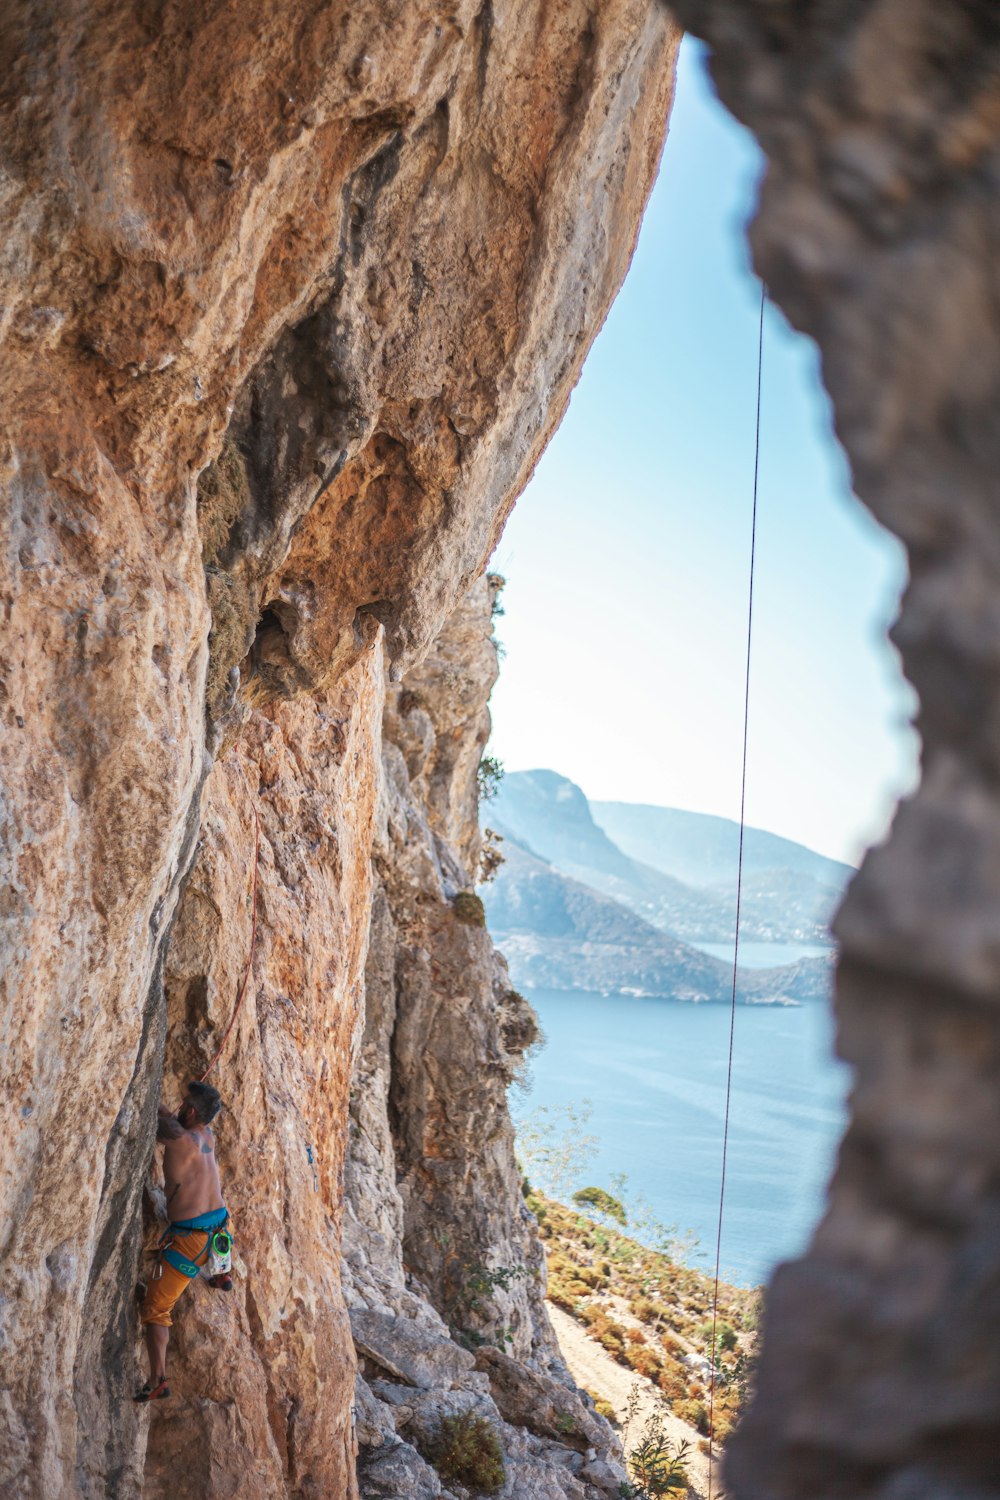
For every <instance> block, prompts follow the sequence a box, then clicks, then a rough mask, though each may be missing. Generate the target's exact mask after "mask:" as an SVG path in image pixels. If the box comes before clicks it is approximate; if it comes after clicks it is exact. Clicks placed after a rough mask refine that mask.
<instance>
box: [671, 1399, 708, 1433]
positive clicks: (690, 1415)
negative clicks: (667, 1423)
mask: <svg viewBox="0 0 1000 1500" xmlns="http://www.w3.org/2000/svg"><path fill="white" fill-rule="evenodd" d="M673 1406H674V1416H675V1417H680V1419H681V1421H682V1422H687V1424H688V1426H689V1427H694V1428H695V1429H696V1430H697V1431H698V1432H701V1433H704V1434H705V1435H706V1436H707V1434H708V1408H707V1407H706V1406H705V1403H704V1402H703V1401H675V1402H674V1404H673Z"/></svg>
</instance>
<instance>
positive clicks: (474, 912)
mask: <svg viewBox="0 0 1000 1500" xmlns="http://www.w3.org/2000/svg"><path fill="white" fill-rule="evenodd" d="M455 916H456V917H457V918H458V920H459V921H460V922H464V923H465V925H466V927H485V926H486V908H485V906H484V905H483V903H482V902H481V901H480V899H479V897H478V896H477V895H476V894H475V892H473V891H459V893H458V895H457V896H456V897H455Z"/></svg>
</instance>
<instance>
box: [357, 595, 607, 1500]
mask: <svg viewBox="0 0 1000 1500" xmlns="http://www.w3.org/2000/svg"><path fill="white" fill-rule="evenodd" d="M493 598H494V588H493V586H492V584H491V583H490V582H489V581H488V580H486V579H481V580H479V581H478V582H477V583H476V584H475V585H474V586H473V588H472V589H471V590H470V592H469V594H468V595H467V597H466V598H465V599H464V600H463V601H462V603H461V604H460V605H459V606H458V608H457V609H456V610H455V611H454V612H453V614H452V616H451V617H450V619H449V620H448V622H447V624H446V626H445V628H444V630H443V631H442V633H441V635H440V636H439V638H438V640H437V641H436V642H435V644H434V646H433V647H432V649H431V651H430V652H429V653H428V655H427V656H426V657H425V659H424V660H423V662H422V663H421V665H420V667H419V668H418V669H417V670H415V671H414V672H413V673H411V674H408V675H407V677H406V678H405V679H404V680H403V681H402V682H401V683H399V684H390V685H389V686H388V688H387V695H386V707H385V715H384V721H383V728H384V736H385V738H384V744H383V780H382V801H381V808H380V813H379V818H378V832H377V836H376V843H375V860H376V867H377V871H378V876H379V879H378V885H377V889H376V892H375V895H374V898H373V903H372V923H371V931H370V937H369V947H368V961H367V969H366V1002H365V1013H364V1026H363V1031H362V1033H361V1035H360V1036H359V1038H358V1044H357V1051H356V1058H355V1065H354V1073H353V1078H352V1087H351V1131H350V1146H349V1152H348V1159H347V1164H346V1172H345V1188H346V1202H345V1216H344V1259H343V1267H342V1275H343V1283H344V1295H345V1300H346V1301H347V1304H348V1306H349V1308H350V1316H351V1325H352V1330H353V1334H354V1340H355V1346H356V1349H357V1352H358V1356H359V1359H360V1361H361V1365H362V1370H363V1374H364V1382H363V1384H364V1390H365V1397H364V1406H363V1414H364V1421H363V1424H359V1439H360V1442H361V1460H360V1463H359V1467H358V1476H359V1484H360V1486H361V1494H362V1496H363V1497H366V1500H367V1497H369V1496H372V1497H374V1496H382V1495H383V1494H385V1488H384V1486H385V1484H386V1483H388V1482H390V1480H389V1479H387V1477H386V1476H392V1475H395V1474H398V1473H402V1472H404V1470H405V1472H407V1473H412V1475H413V1478H412V1483H413V1484H414V1485H417V1486H419V1485H423V1484H425V1482H426V1481H425V1479H424V1477H422V1470H421V1469H420V1468H419V1465H416V1461H415V1459H414V1457H413V1456H412V1455H413V1454H419V1452H421V1451H424V1452H426V1451H428V1449H429V1448H430V1446H431V1445H432V1444H433V1441H434V1438H435V1437H436V1435H437V1433H438V1431H439V1429H440V1425H441V1422H442V1420H443V1419H444V1418H445V1417H447V1416H450V1415H455V1414H457V1413H461V1412H466V1411H473V1412H475V1413H476V1414H477V1415H479V1416H481V1417H482V1418H483V1419H484V1420H486V1421H488V1422H489V1423H490V1424H491V1426H493V1428H494V1430H495V1431H496V1433H497V1435H498V1438H499V1440H500V1444H501V1448H502V1451H503V1453H504V1461H505V1465H506V1473H507V1480H506V1483H505V1487H504V1489H503V1491H502V1493H503V1495H504V1496H507V1497H510V1500H515V1497H516V1500H604V1497H605V1496H606V1495H609V1494H612V1495H616V1494H617V1487H618V1484H619V1483H620V1481H621V1479H622V1478H623V1477H624V1475H623V1473H622V1471H621V1470H620V1469H618V1468H617V1467H616V1464H617V1459H618V1457H619V1455H620V1448H619V1445H618V1442H617V1439H616V1438H615V1436H614V1434H613V1432H612V1429H611V1428H610V1427H609V1426H608V1424H607V1423H606V1422H605V1421H604V1420H603V1419H602V1418H600V1417H598V1416H597V1415H596V1413H594V1412H593V1411H591V1410H590V1409H589V1408H588V1407H587V1405H586V1404H585V1402H584V1401H583V1399H582V1398H581V1396H580V1395H579V1393H578V1392H577V1391H576V1389H575V1387H574V1386H573V1384H572V1382H571V1380H570V1379H569V1376H568V1373H567V1371H566V1369H565V1366H564V1365H563V1363H562V1360H561V1358H560V1356H559V1354H558V1349H557V1346H556V1343H555V1338H554V1335H553V1332H552V1329H551V1326H550V1324H549V1321H548V1317H547V1314H546V1311H545V1304H544V1290H545V1266H544V1256H543V1253H542V1247H541V1242H540V1240H539V1238H538V1235H537V1232H536V1226H535V1222H534V1219H533V1218H532V1216H531V1215H530V1214H529V1213H528V1211H527V1209H526V1207H525V1205H524V1203H523V1200H522V1196H521V1178H520V1173H519V1172H518V1169H517V1164H516V1161H515V1159H514V1137H513V1127H512V1125H511V1121H510V1115H509V1112H508V1108H507V1098H506V1090H507V1087H508V1085H509V1084H510V1082H511V1080H512V1079H513V1078H514V1076H515V1075H516V1073H517V1069H518V1067H519V1066H520V1062H521V1056H522V1054H523V1052H524V1049H525V1048H526V1047H527V1046H529V1045H530V1043H531V1042H532V1041H533V1040H534V1039H535V1037H536V1035H537V1022H536V1020H535V1017H534V1013H533V1012H532V1011H531V1008H530V1006H529V1005H528V1004H527V1002H526V1001H525V1000H524V999H523V998H522V997H521V996H520V995H517V994H516V993H515V992H513V991H512V990H511V987H510V981H509V979H508V977H507V971H506V965H505V963H504V961H503V959H502V958H501V957H500V955H499V954H498V953H497V952H496V950H495V949H494V947H493V944H492V942H491V940H490V937H489V934H488V932H487V931H486V928H485V924H484V916H483V909H482V906H481V904H480V903H479V901H478V899H477V898H476V897H475V896H474V895H473V894H472V890H471V887H472V882H473V871H474V868H475V865H476V862H477V859H478V855H479V839H480V835H479V823H478V791H477V778H476V771H477V768H478V765H479V761H480V757H481V755H482V750H483V746H484V745H485V743H486V739H487V737H488V734H489V715H488V713H487V710H486V701H487V698H488V697H489V693H490V689H491V688H492V686H493V682H494V681H495V678H496V673H497V658H496V648H495V644H494V642H493V639H492V617H491V616H492V604H493ZM457 1340H462V1341H464V1342H465V1343H467V1344H468V1345H470V1346H473V1347H474V1346H476V1345H477V1344H478V1345H480V1346H482V1347H479V1349H478V1353H477V1355H476V1356H475V1357H474V1356H473V1355H472V1354H471V1353H469V1352H468V1351H467V1349H466V1348H463V1347H461V1345H460V1343H459V1342H457ZM496 1342H503V1343H505V1344H506V1346H507V1349H508V1350H509V1352H501V1350H499V1349H498V1348H495V1347H492V1346H493V1344H494V1343H496ZM560 1416H561V1417H562V1423H561V1424H560ZM567 1424H568V1430H567ZM390 1430H391V1432H394V1433H398V1434H399V1436H400V1437H401V1438H402V1439H404V1440H405V1443H406V1444H409V1445H410V1448H411V1450H412V1453H411V1452H405V1453H404V1452H402V1451H400V1450H398V1449H396V1448H393V1447H391V1446H388V1447H387V1446H386V1444H387V1436H386V1434H387V1432H389V1431H390ZM587 1452H590V1453H594V1452H598V1453H599V1454H600V1456H601V1458H602V1459H603V1460H604V1461H605V1462H606V1464H607V1468H606V1469H602V1468H601V1467H600V1466H598V1467H597V1468H596V1469H594V1472H593V1475H592V1476H591V1477H590V1478H589V1479H588V1478H586V1477H584V1476H583V1469H584V1467H585V1454H586V1453H587ZM609 1474H612V1475H615V1474H616V1475H617V1478H616V1479H615V1482H614V1487H613V1489H610V1490H609V1489H608V1487H607V1486H608V1483H609V1482H610V1481H609V1480H608V1475H609ZM407 1482H411V1481H407ZM380 1486H382V1487H381V1488H380ZM417 1492H418V1493H423V1490H421V1489H418V1490H417ZM401 1493H402V1494H406V1493H407V1492H405V1491H403V1492H401Z"/></svg>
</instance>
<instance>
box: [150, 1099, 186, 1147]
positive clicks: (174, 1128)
mask: <svg viewBox="0 0 1000 1500" xmlns="http://www.w3.org/2000/svg"><path fill="white" fill-rule="evenodd" d="M186 1134H187V1131H186V1130H185V1129H184V1126H183V1125H182V1124H181V1122H180V1120H178V1118H177V1116H176V1115H175V1114H173V1113H172V1112H171V1111H170V1110H169V1109H167V1107H166V1105H165V1104H160V1105H159V1106H158V1107H157V1111H156V1139H157V1140H158V1141H179V1140H180V1138H181V1136H182V1135H186Z"/></svg>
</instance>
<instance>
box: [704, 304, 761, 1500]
mask: <svg viewBox="0 0 1000 1500" xmlns="http://www.w3.org/2000/svg"><path fill="white" fill-rule="evenodd" d="M766 296H767V288H766V286H765V285H764V284H763V282H762V283H761V288H760V327H759V329H758V333H757V424H756V433H755V437H754V459H753V519H752V521H751V523H750V597H749V602H748V605H747V649H746V674H745V679H744V692H743V771H742V781H741V786H740V853H739V861H738V863H737V867H736V937H735V942H734V945H733V998H732V1004H731V1006H730V1011H729V1065H728V1068H727V1071H726V1120H725V1125H724V1126H723V1131H722V1181H721V1184H720V1187H719V1231H718V1235H717V1236H716V1241H715V1292H714V1295H713V1297H712V1342H711V1344H710V1346H709V1354H710V1356H711V1362H712V1378H711V1388H710V1393H709V1406H708V1500H712V1478H713V1468H714V1460H715V1369H716V1347H715V1334H716V1328H717V1326H718V1321H719V1262H720V1259H721V1256H722V1216H723V1210H724V1208H725V1202H726V1158H727V1154H728V1150H729V1102H730V1098H731V1096H732V1091H733V1040H734V1037H735V1035H736V969H737V964H738V962H739V956H740V902H741V900H742V896H743V831H744V827H745V822H746V804H747V738H748V736H747V730H748V726H749V721H750V646H751V642H752V640H753V580H754V563H755V561H756V555H757V480H758V476H759V473H760V392H761V371H762V369H763V364H764V301H765V298H766Z"/></svg>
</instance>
